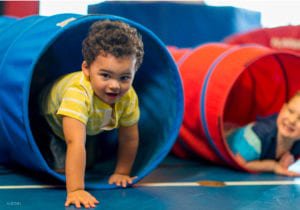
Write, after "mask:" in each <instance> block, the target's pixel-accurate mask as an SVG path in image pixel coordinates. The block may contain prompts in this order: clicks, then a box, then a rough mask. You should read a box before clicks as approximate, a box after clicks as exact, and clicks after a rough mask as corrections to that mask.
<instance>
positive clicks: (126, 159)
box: [115, 139, 138, 175]
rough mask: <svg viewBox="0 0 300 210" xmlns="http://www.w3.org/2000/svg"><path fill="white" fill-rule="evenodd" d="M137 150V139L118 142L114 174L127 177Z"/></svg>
mask: <svg viewBox="0 0 300 210" xmlns="http://www.w3.org/2000/svg"><path fill="white" fill-rule="evenodd" d="M137 148H138V139H131V140H128V141H123V142H120V144H119V149H118V161H117V166H116V169H115V173H118V174H123V175H129V174H130V171H131V168H132V165H133V163H134V160H135V157H136V153H137Z"/></svg>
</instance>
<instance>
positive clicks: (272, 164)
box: [237, 154, 300, 176]
mask: <svg viewBox="0 0 300 210" xmlns="http://www.w3.org/2000/svg"><path fill="white" fill-rule="evenodd" d="M237 160H238V162H239V163H240V164H241V165H243V166H244V167H245V168H247V169H249V170H252V171H256V172H274V173H276V174H279V175H284V176H300V174H299V173H296V172H293V171H289V170H288V168H287V167H286V165H283V164H282V159H281V160H279V161H278V162H277V161H276V160H254V161H249V162H246V161H245V159H243V158H242V156H240V155H239V154H238V155H237Z"/></svg>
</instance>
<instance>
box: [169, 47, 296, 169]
mask: <svg viewBox="0 0 300 210" xmlns="http://www.w3.org/2000/svg"><path fill="white" fill-rule="evenodd" d="M177 64H178V67H179V70H180V73H181V76H182V80H183V87H184V101H185V102H184V105H185V108H184V119H183V124H182V126H181V128H180V132H179V137H178V140H177V141H176V143H175V145H174V147H173V153H174V154H176V155H178V156H179V157H182V158H188V157H193V156H198V157H199V156H200V157H202V158H205V159H207V160H209V161H212V162H215V163H218V164H226V165H230V166H233V167H237V168H239V167H240V166H239V165H238V164H237V162H236V161H235V160H234V158H233V156H232V154H231V151H230V150H229V148H228V146H227V143H226V138H225V137H224V129H223V128H224V124H231V125H232V124H234V125H236V126H242V125H245V124H247V123H249V122H251V121H254V120H255V119H256V118H257V117H260V116H267V115H270V114H273V113H276V112H278V111H279V110H280V108H281V106H282V105H283V103H284V102H286V101H287V100H288V99H289V98H290V97H291V96H292V95H293V94H295V92H296V91H297V90H299V89H300V69H299V66H300V56H299V55H296V54H292V53H287V52H280V51H275V50H272V49H270V48H266V47H262V46H258V45H243V46H237V45H227V44H216V43H213V44H206V45H202V46H199V47H198V48H196V49H194V50H192V52H190V53H188V54H186V55H185V56H184V58H182V59H180V61H179V62H178V63H177Z"/></svg>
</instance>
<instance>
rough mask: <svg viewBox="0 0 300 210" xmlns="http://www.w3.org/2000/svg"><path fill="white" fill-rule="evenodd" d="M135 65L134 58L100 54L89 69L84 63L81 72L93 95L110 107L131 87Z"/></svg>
mask: <svg viewBox="0 0 300 210" xmlns="http://www.w3.org/2000/svg"><path fill="white" fill-rule="evenodd" d="M135 63H136V59H135V57H124V58H116V57H115V56H113V55H111V54H107V55H102V54H100V55H98V56H97V57H96V59H95V61H94V62H92V63H91V65H90V67H88V66H87V64H86V62H85V61H84V62H83V63H82V70H83V73H84V74H85V76H87V77H88V78H89V80H90V82H91V85H92V88H93V90H94V93H95V95H96V96H97V97H98V98H100V99H101V100H102V101H104V102H105V103H107V104H110V105H112V104H114V103H115V102H116V101H117V100H118V99H119V98H121V97H122V96H123V95H124V94H125V93H126V92H127V91H128V90H129V88H130V87H131V85H132V82H133V79H134V75H135Z"/></svg>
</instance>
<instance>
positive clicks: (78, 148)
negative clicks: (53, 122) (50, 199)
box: [63, 117, 99, 208]
mask: <svg viewBox="0 0 300 210" xmlns="http://www.w3.org/2000/svg"><path fill="white" fill-rule="evenodd" d="M63 130H64V135H65V140H66V143H67V154H66V181H67V200H66V203H65V206H69V205H70V204H74V205H75V206H76V207H77V208H80V206H81V204H83V206H84V207H85V208H90V207H95V204H97V203H99V202H98V201H97V199H96V198H95V197H94V196H92V195H91V194H90V193H88V192H87V191H85V190H84V173H85V164H86V151H85V139H86V129H85V125H84V124H83V123H82V122H80V121H79V120H76V119H73V118H70V117H63Z"/></svg>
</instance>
